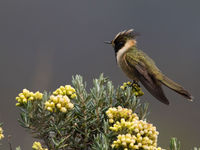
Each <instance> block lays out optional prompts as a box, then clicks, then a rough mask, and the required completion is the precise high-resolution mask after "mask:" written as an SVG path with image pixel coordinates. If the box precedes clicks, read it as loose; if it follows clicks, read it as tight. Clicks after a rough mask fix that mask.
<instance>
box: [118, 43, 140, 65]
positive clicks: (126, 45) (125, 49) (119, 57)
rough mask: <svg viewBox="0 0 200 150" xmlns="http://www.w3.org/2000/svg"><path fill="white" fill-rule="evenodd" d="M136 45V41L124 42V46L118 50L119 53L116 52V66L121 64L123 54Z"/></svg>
mask: <svg viewBox="0 0 200 150" xmlns="http://www.w3.org/2000/svg"><path fill="white" fill-rule="evenodd" d="M135 44H136V41H135V40H129V41H127V42H126V44H125V45H124V46H123V47H122V48H121V49H119V51H118V52H117V56H116V57H117V63H118V65H120V62H121V59H122V57H123V55H124V53H125V52H126V51H127V50H128V49H129V48H130V47H132V46H134V45H135Z"/></svg>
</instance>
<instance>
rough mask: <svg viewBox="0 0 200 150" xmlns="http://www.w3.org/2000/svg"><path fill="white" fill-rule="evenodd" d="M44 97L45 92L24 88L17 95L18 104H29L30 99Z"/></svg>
mask: <svg viewBox="0 0 200 150" xmlns="http://www.w3.org/2000/svg"><path fill="white" fill-rule="evenodd" d="M42 97H43V94H42V93H40V92H39V91H37V92H35V93H33V92H30V91H29V90H27V89H23V91H22V93H19V95H18V96H17V97H16V100H17V103H16V106H23V105H24V104H27V102H28V101H34V100H41V99H42Z"/></svg>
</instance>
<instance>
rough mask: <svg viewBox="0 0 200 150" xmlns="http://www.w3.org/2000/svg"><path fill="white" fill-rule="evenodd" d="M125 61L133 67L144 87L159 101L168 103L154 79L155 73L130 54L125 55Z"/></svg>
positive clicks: (158, 83) (158, 82)
mask: <svg viewBox="0 0 200 150" xmlns="http://www.w3.org/2000/svg"><path fill="white" fill-rule="evenodd" d="M125 57H126V61H127V64H128V65H129V67H130V68H133V69H134V70H135V72H136V75H137V78H138V79H139V81H140V82H141V83H142V84H143V85H144V87H145V88H146V89H147V90H148V91H149V92H150V93H151V94H152V95H153V96H154V97H156V98H157V99H158V100H159V101H161V102H163V103H165V104H167V105H168V104H169V101H168V99H167V98H166V96H165V95H164V92H163V89H162V87H161V83H160V81H159V80H157V79H156V77H155V75H154V74H153V73H152V72H150V71H148V68H147V67H146V66H145V63H144V62H142V60H140V61H139V60H138V59H134V58H133V57H132V56H130V55H126V56H125Z"/></svg>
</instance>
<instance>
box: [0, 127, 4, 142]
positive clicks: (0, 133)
mask: <svg viewBox="0 0 200 150" xmlns="http://www.w3.org/2000/svg"><path fill="white" fill-rule="evenodd" d="M3 138H4V135H3V129H2V128H1V127H0V140H1V139H3Z"/></svg>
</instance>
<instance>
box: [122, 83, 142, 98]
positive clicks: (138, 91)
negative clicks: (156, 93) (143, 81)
mask: <svg viewBox="0 0 200 150" xmlns="http://www.w3.org/2000/svg"><path fill="white" fill-rule="evenodd" d="M128 86H129V87H131V89H132V91H131V93H132V94H134V95H135V96H136V97H138V96H142V95H144V93H143V92H142V90H141V88H140V87H139V85H138V84H135V83H131V82H130V81H128V82H124V83H123V85H122V86H120V88H121V89H122V90H125V89H126V88H127V87H128Z"/></svg>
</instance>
